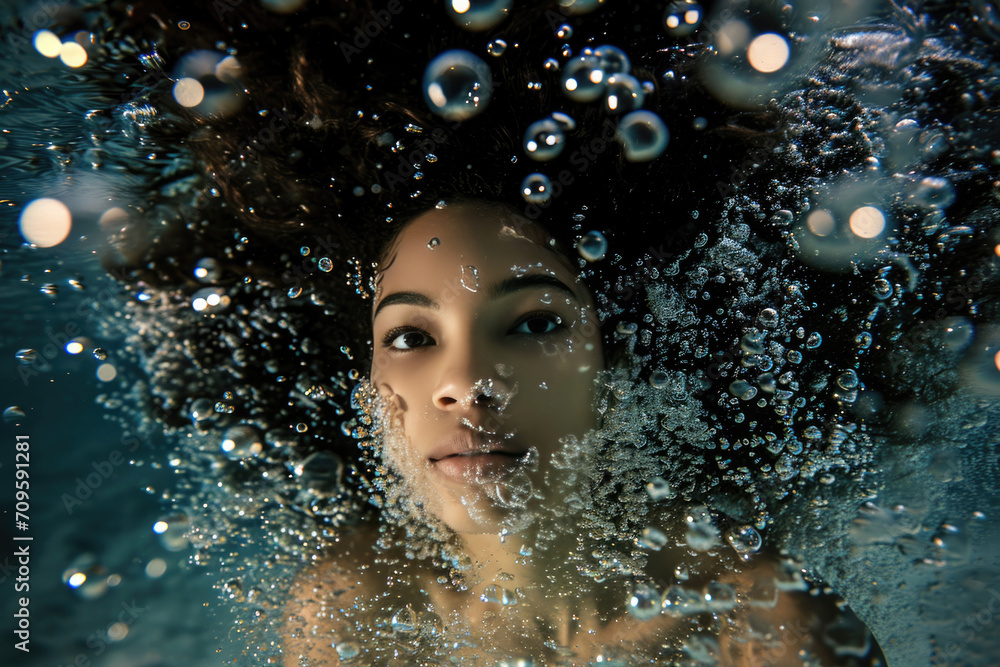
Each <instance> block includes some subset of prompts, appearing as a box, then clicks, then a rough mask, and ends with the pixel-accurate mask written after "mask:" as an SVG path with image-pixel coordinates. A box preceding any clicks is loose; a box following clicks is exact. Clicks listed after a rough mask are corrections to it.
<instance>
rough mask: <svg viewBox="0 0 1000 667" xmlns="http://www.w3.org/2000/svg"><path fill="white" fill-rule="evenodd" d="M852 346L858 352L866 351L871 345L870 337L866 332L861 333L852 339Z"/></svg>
mask: <svg viewBox="0 0 1000 667" xmlns="http://www.w3.org/2000/svg"><path fill="white" fill-rule="evenodd" d="M854 344H855V345H857V346H858V349H859V350H867V349H868V348H869V347H871V344H872V335H871V334H870V333H868V332H867V331H862V332H861V333H859V334H858V335H857V336H855V338H854Z"/></svg>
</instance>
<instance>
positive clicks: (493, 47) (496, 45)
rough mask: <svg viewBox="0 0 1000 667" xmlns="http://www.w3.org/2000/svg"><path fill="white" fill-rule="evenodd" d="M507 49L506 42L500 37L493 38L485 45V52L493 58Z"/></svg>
mask: <svg viewBox="0 0 1000 667" xmlns="http://www.w3.org/2000/svg"><path fill="white" fill-rule="evenodd" d="M506 50H507V42H505V41H504V40H502V39H494V40H493V41H492V42H490V43H489V44H488V45H487V46H486V52H487V53H489V54H490V55H491V56H493V57H494V58H499V57H500V56H502V55H503V54H504V51H506Z"/></svg>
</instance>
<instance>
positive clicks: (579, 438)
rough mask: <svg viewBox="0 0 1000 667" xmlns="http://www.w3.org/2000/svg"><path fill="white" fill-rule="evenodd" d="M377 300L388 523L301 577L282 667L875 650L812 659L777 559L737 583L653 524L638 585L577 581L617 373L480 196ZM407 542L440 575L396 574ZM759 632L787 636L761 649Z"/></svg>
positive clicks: (396, 254)
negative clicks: (426, 550)
mask: <svg viewBox="0 0 1000 667" xmlns="http://www.w3.org/2000/svg"><path fill="white" fill-rule="evenodd" d="M375 285H376V293H375V298H374V301H373V304H372V307H373V310H372V312H373V318H372V340H373V341H374V343H373V344H374V352H373V356H372V366H371V383H372V386H373V388H374V390H375V392H377V396H376V397H374V403H375V404H376V407H374V408H373V409H374V410H375V412H377V413H379V416H378V417H377V418H376V421H381V425H380V427H378V429H377V430H378V431H379V434H378V435H376V436H375V437H374V443H373V444H372V446H373V447H375V448H377V449H378V457H379V461H380V462H381V463H382V464H383V465H384V466H385V467H386V468H387V470H386V472H385V473H383V474H384V475H386V476H387V477H389V478H390V481H389V482H387V483H386V484H387V485H388V486H389V487H390V488H389V489H388V490H387V492H386V493H387V497H388V498H389V499H390V500H389V501H388V502H387V503H386V505H385V506H384V513H385V516H386V517H388V519H389V522H388V524H386V525H381V526H375V525H367V526H363V527H359V528H357V529H355V530H354V531H353V534H350V535H347V536H345V537H344V538H342V541H341V543H340V544H339V545H338V548H337V549H336V553H334V554H331V555H329V556H328V557H326V558H324V559H322V560H321V561H320V562H319V563H318V564H317V566H316V567H315V568H308V569H307V570H306V571H305V572H304V573H303V574H302V575H301V576H300V578H299V579H298V581H297V582H296V584H295V586H294V588H293V591H292V595H291V596H290V600H291V602H290V604H289V607H288V613H289V617H288V618H289V623H288V626H287V635H286V647H285V656H286V657H285V660H286V664H289V665H293V664H294V665H297V664H300V663H299V659H300V656H306V657H308V658H310V659H312V660H315V661H316V662H317V664H323V663H324V661H325V662H326V663H327V664H339V662H345V663H350V661H351V660H356V661H357V662H358V663H359V664H380V661H381V660H386V661H390V658H391V656H394V655H398V654H399V651H401V650H403V651H404V652H406V653H408V654H409V655H410V656H411V658H412V659H413V660H414V661H417V660H421V659H423V660H426V659H431V658H433V657H435V656H436V657H437V658H444V657H445V656H453V657H461V658H464V659H468V660H470V661H471V662H472V664H493V663H496V662H497V661H500V663H501V664H514V662H512V661H516V660H521V661H529V662H530V661H531V660H543V661H545V662H548V661H557V660H558V659H563V660H567V661H570V662H573V664H576V661H581V662H583V663H586V664H591V663H595V662H601V661H602V660H603V661H614V660H625V661H626V662H625V663H622V664H636V661H640V660H641V661H643V662H656V664H664V662H663V661H666V660H673V659H680V658H681V656H684V655H685V654H687V655H688V656H699V655H703V656H707V657H710V658H711V659H715V660H718V661H719V662H718V664H726V665H743V664H747V665H750V664H762V663H761V662H760V660H762V659H765V658H766V660H767V664H775V665H784V664H803V662H802V660H803V657H802V656H804V655H809V656H811V659H814V660H817V661H819V662H816V663H812V664H831V665H832V664H855V663H854V662H853V660H854V658H858V657H861V656H863V655H865V654H867V653H868V649H869V644H868V640H867V639H865V640H864V641H863V642H862V643H860V644H857V645H855V646H853V647H852V649H853V650H854V652H855V654H854V655H852V656H851V657H850V658H847V657H846V656H839V657H838V656H837V654H836V653H834V652H833V650H832V649H831V648H830V647H828V646H826V645H825V644H824V642H823V641H822V639H821V630H822V623H821V621H820V619H821V618H822V617H821V616H819V615H817V614H819V613H821V612H825V613H828V614H829V613H830V611H831V610H830V609H824V608H823V606H824V605H823V604H817V602H816V601H815V600H803V599H800V597H797V596H796V594H794V593H781V594H780V595H779V594H778V592H777V588H776V583H775V581H776V580H775V576H776V574H777V572H776V570H775V566H776V561H772V560H770V559H769V558H767V557H764V556H760V557H758V558H757V559H756V560H752V561H751V562H750V565H749V566H743V567H741V566H740V565H736V563H738V562H739V559H733V558H727V557H725V556H720V555H719V554H718V553H717V552H716V551H713V550H712V549H705V548H704V547H702V546H700V545H698V544H696V543H695V540H693V539H687V540H685V539H679V540H678V539H677V538H678V537H679V535H671V537H672V538H673V539H672V540H670V541H668V539H667V536H666V534H665V533H660V532H659V531H649V530H647V531H646V532H645V533H644V536H645V540H646V542H640V541H639V538H640V536H639V535H636V536H635V542H634V544H633V545H632V546H633V549H634V548H635V545H636V544H639V545H641V546H642V547H644V548H645V549H646V552H647V554H648V557H649V561H648V563H646V567H645V568H644V569H643V570H642V571H635V570H633V571H628V572H622V571H617V572H616V571H615V569H614V568H610V567H609V568H607V569H605V571H603V572H601V570H600V568H597V567H593V566H592V565H591V566H590V567H588V566H587V565H586V564H587V562H588V561H591V560H592V559H593V557H592V555H591V554H592V553H593V552H594V551H595V549H599V548H602V547H603V548H604V549H607V548H608V546H609V545H608V544H607V543H606V542H603V541H602V540H601V539H599V538H597V533H596V531H593V530H592V523H591V524H588V520H589V521H590V522H593V521H595V520H600V519H601V518H602V516H601V515H602V512H601V511H600V508H595V507H593V506H588V505H589V504H588V503H586V502H585V501H583V498H586V497H587V496H588V491H589V490H590V487H591V486H592V485H594V484H595V483H596V482H597V480H596V478H595V471H594V468H593V461H592V457H593V456H594V455H595V453H596V445H595V438H597V437H599V436H598V433H599V429H600V421H601V420H600V419H599V415H598V413H597V411H596V410H595V407H596V403H597V398H598V396H599V395H600V394H601V393H602V392H601V389H602V388H605V387H602V381H603V382H608V380H609V378H610V376H609V374H608V373H607V372H606V370H605V369H606V364H605V357H606V355H605V350H604V343H603V341H602V337H601V335H600V328H599V326H598V322H597V316H596V314H595V309H594V304H593V298H592V296H591V294H590V292H589V290H588V289H587V288H586V286H585V285H584V284H583V283H582V281H580V279H579V276H578V270H577V269H576V268H575V267H573V266H572V264H571V263H570V262H569V260H568V258H567V257H566V256H565V255H564V254H563V253H562V252H561V251H560V250H558V249H557V248H556V247H555V246H554V245H553V242H552V241H551V238H550V237H548V235H547V234H546V233H545V232H544V230H543V229H542V228H541V227H540V226H538V225H536V224H534V223H531V222H530V221H528V220H527V219H525V218H523V217H521V216H519V215H518V214H517V213H516V212H514V211H511V210H510V209H507V208H506V207H504V206H501V205H498V204H495V203H487V202H483V201H475V200H473V201H459V202H457V203H454V204H449V205H447V206H445V207H443V208H440V209H432V210H431V211H428V212H426V213H424V214H422V215H419V216H417V217H416V218H414V219H413V220H412V221H410V222H409V223H407V224H406V225H405V226H403V227H402V228H401V231H400V233H399V235H398V236H397V237H396V238H395V239H394V241H393V242H392V243H391V245H390V246H389V248H388V249H387V251H386V252H385V253H384V255H383V258H382V261H381V262H380V263H379V268H378V271H377V274H376V279H375ZM605 389H606V388H605ZM612 446H616V445H612ZM617 447H618V448H620V449H621V448H624V449H627V448H629V445H627V444H623V443H618V445H617ZM616 482H617V483H618V484H626V485H627V484H629V483H632V484H634V482H635V480H631V481H630V480H628V479H627V478H625V477H623V478H622V479H618V480H616ZM393 486H397V488H392V487H393ZM573 500H575V501H576V502H575V503H574V502H573ZM394 505H395V506H396V507H395V508H393V506H394ZM400 505H404V506H405V507H406V509H401V508H400V507H399V506H400ZM689 511H690V512H691V514H692V515H696V512H697V510H696V509H693V510H692V509H690V508H689ZM670 515H671V512H669V511H668V510H666V509H663V508H654V511H653V512H652V516H651V517H648V520H650V521H651V522H652V523H655V524H659V525H663V526H664V527H665V529H666V530H668V531H670V529H669V528H667V526H669V525H670V523H669V522H670V521H672V520H673V519H671V518H670ZM609 516H610V515H609ZM605 518H606V517H605ZM674 518H676V517H674ZM695 520H696V516H689V517H688V521H689V522H691V521H695ZM660 522H663V523H662V524H660ZM428 528H429V529H430V530H429V531H428V530H427V529H428ZM670 532H673V531H670ZM379 533H381V539H379V538H378V534H379ZM407 533H409V534H410V536H411V539H410V540H407V539H406V537H405V536H406V534H407ZM413 534H422V539H424V540H427V541H430V542H432V543H437V544H438V545H439V547H440V548H442V551H443V553H444V554H446V556H445V561H444V563H442V562H441V559H440V557H439V558H438V559H437V561H438V563H437V566H435V563H434V560H435V559H433V558H429V559H426V560H422V559H416V560H414V559H413V554H412V553H410V554H408V555H409V556H410V557H409V558H407V557H406V555H404V553H403V552H404V551H405V550H406V548H408V543H412V535H413ZM615 546H617V547H618V548H619V549H621V553H620V557H622V558H627V557H628V556H629V555H630V554H629V551H628V550H627V549H625V548H624V547H625V545H615ZM719 546H721V545H719V544H716V545H714V547H716V548H717V547H719ZM685 547H686V548H687V549H689V550H690V549H698V550H699V551H710V553H709V554H706V555H702V556H701V557H700V558H699V562H698V564H697V565H696V567H695V568H691V569H694V575H693V576H691V574H689V573H688V574H684V575H678V572H685V571H687V570H688V569H689V565H688V564H687V561H688V560H689V558H688V557H686V555H685V553H684V551H685ZM605 553H607V552H605ZM612 553H613V552H612ZM443 566H444V567H443ZM734 566H735V567H734ZM585 573H586V574H585ZM446 574H447V575H448V576H445V575H446ZM588 575H589V576H588ZM668 581H678V582H679V581H683V582H684V587H683V590H684V591H686V592H687V596H686V598H685V596H684V595H683V594H682V593H681V590H680V589H677V588H675V589H674V590H672V593H673V597H671V595H670V594H667V591H666V590H665V589H664V588H663V587H662V582H668ZM387 584H388V585H387ZM658 587H660V588H659V589H658ZM762 590H763V591H765V592H764V593H763V594H762ZM664 594H667V606H666V611H665V612H663V613H658V612H659V607H660V606H661V599H662V597H663V595H664ZM642 596H645V598H644V599H642V600H638V599H637V598H642ZM713 596H714V599H713ZM769 596H770V597H769ZM671 605H678V606H681V605H687V607H688V608H687V610H682V611H675V609H672V608H671ZM699 605H700V606H699ZM712 614H715V617H714V618H712ZM844 618H845V619H848V620H847V621H842V622H843V623H844V625H845V627H849V625H850V623H852V622H853V623H855V625H856V627H855V630H856V631H858V632H860V633H861V634H864V633H863V630H864V629H863V626H860V624H857V621H856V619H853V617H852V615H849V614H847V613H845V614H844ZM793 622H794V623H795V625H794V628H795V632H797V633H798V634H795V635H789V634H788V633H789V632H791V628H792V627H793V626H792V625H791V624H792V623H793ZM767 623H771V624H774V625H775V626H781V625H783V624H788V628H789V629H788V630H787V631H786V632H785V633H784V635H785V636H781V635H782V633H780V632H774V634H773V635H769V634H767V631H764V632H762V631H761V630H760V628H762V627H766V624H767ZM696 624H702V632H698V631H697V630H696V629H695V625H696ZM751 624H753V625H752V628H751ZM380 629H381V630H380ZM755 632H756V633H757V634H755ZM789 637H791V639H790V638H789ZM456 642H457V644H456ZM456 646H460V648H458V649H457V650H456V648H455V647H456ZM841 648H843V646H841ZM799 651H802V652H803V654H802V656H800V655H798V652H799ZM875 651H876V652H877V649H875ZM503 661H507V662H503ZM518 664H528V662H522V663H518ZM567 664H569V663H567ZM866 664H867V663H866Z"/></svg>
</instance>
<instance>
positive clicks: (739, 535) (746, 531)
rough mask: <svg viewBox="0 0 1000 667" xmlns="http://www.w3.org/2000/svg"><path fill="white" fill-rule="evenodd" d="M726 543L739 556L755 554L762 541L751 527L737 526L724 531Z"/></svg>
mask: <svg viewBox="0 0 1000 667" xmlns="http://www.w3.org/2000/svg"><path fill="white" fill-rule="evenodd" d="M726 541H727V542H729V544H730V546H732V547H733V549H735V550H736V553H738V554H740V555H746V554H751V553H755V552H756V551H758V550H759V549H760V547H761V544H762V543H763V540H762V539H761V537H760V533H758V532H757V530H756V529H755V528H754V527H753V526H738V527H734V528H730V529H729V530H728V531H726Z"/></svg>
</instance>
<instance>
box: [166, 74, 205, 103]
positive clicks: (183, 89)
mask: <svg viewBox="0 0 1000 667" xmlns="http://www.w3.org/2000/svg"><path fill="white" fill-rule="evenodd" d="M173 93H174V99H175V100H177V103H178V104H180V105H181V106H182V107H188V108H190V107H196V106H198V105H199V104H201V101H202V100H203V99H205V88H204V86H202V85H201V83H199V82H198V79H193V78H191V77H185V78H183V79H181V80H179V81H178V82H177V83H175V84H174V91H173Z"/></svg>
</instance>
